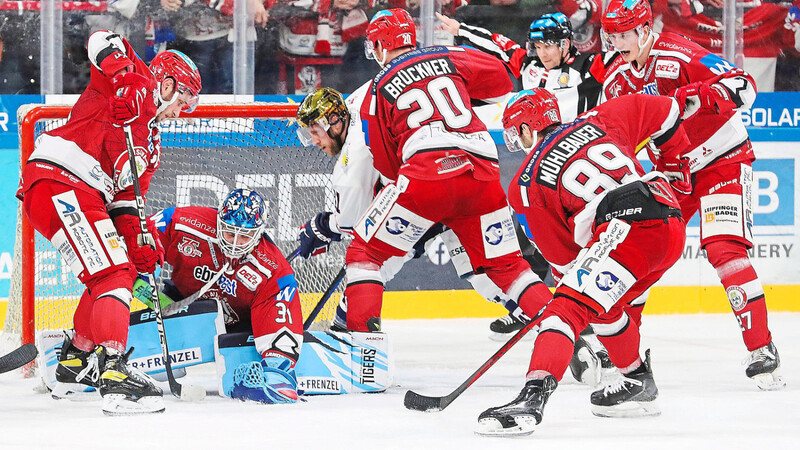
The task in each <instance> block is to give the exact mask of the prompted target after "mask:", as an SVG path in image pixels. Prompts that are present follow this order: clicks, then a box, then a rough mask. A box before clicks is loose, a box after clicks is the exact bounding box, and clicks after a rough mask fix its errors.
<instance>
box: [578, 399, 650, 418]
mask: <svg viewBox="0 0 800 450" xmlns="http://www.w3.org/2000/svg"><path fill="white" fill-rule="evenodd" d="M592 414H594V415H595V416H598V417H611V418H615V419H616V418H625V417H650V416H658V415H661V409H660V408H659V407H658V404H657V403H656V402H655V401H650V402H624V403H620V404H619V405H614V406H600V405H592Z"/></svg>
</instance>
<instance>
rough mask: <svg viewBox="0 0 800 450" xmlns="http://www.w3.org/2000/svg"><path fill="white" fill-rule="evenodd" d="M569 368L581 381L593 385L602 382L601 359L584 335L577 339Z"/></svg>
mask: <svg viewBox="0 0 800 450" xmlns="http://www.w3.org/2000/svg"><path fill="white" fill-rule="evenodd" d="M609 362H610V361H609ZM569 370H570V372H572V376H573V377H575V379H576V380H577V381H578V382H579V383H583V384H588V385H589V386H591V387H595V386H597V385H598V384H600V374H601V367H600V359H599V358H598V355H596V354H595V353H594V351H593V350H592V347H591V346H589V343H588V342H586V340H585V339H584V338H583V337H578V340H577V341H575V351H574V352H573V353H572V360H571V361H570V362H569Z"/></svg>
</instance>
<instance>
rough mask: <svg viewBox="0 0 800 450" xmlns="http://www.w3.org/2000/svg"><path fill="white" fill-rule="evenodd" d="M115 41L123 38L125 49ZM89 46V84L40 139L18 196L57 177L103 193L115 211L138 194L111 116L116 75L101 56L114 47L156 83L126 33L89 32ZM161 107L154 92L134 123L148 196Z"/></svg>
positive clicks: (158, 148)
mask: <svg viewBox="0 0 800 450" xmlns="http://www.w3.org/2000/svg"><path fill="white" fill-rule="evenodd" d="M109 37H112V39H108V38H109ZM113 37H116V39H113ZM115 42H117V43H118V42H121V43H122V45H124V49H120V48H118V47H119V46H120V45H119V44H115ZM88 48H89V59H90V60H91V61H92V68H91V79H90V81H89V86H87V87H86V90H85V91H83V93H82V94H81V96H80V98H78V101H77V102H76V103H75V106H73V107H72V111H71V112H70V116H69V119H67V122H66V123H65V124H64V125H62V126H60V127H58V128H56V129H55V130H52V131H49V132H46V133H44V134H42V135H41V136H39V138H38V139H37V140H36V148H35V150H34V152H33V154H32V155H31V156H30V158H29V159H28V162H27V164H26V165H25V168H24V169H23V174H22V180H20V189H19V191H18V192H17V196H18V197H19V198H22V195H23V194H24V193H25V192H26V191H27V190H28V188H30V186H31V185H32V184H33V183H35V182H36V181H37V180H39V179H42V178H48V179H54V180H58V181H60V182H63V183H65V184H68V185H70V186H73V187H74V188H77V189H81V190H83V191H88V192H95V191H97V192H100V193H102V195H103V196H104V198H105V202H106V203H107V204H108V209H109V212H110V211H111V210H112V209H114V208H116V207H131V206H133V201H134V193H133V187H132V186H133V183H132V179H131V177H130V164H129V162H128V147H127V144H126V143H125V133H124V131H123V128H122V127H120V126H116V125H114V122H113V120H112V118H111V107H110V105H109V99H110V98H111V97H112V96H113V95H116V93H115V91H114V88H113V85H112V82H111V78H112V76H113V75H114V74H104V73H103V72H102V71H101V70H100V68H99V67H100V61H101V60H102V58H103V57H111V56H107V55H109V54H110V53H111V52H112V51H123V52H124V53H125V54H126V55H127V57H128V58H129V59H130V60H131V61H132V63H133V66H134V72H136V73H139V74H142V75H144V76H145V77H147V78H148V79H149V80H150V82H149V85H148V89H149V90H150V91H155V90H156V87H157V82H156V80H155V78H154V77H153V74H152V73H151V72H150V69H148V67H147V65H146V64H145V63H144V61H142V60H141V59H139V57H138V56H137V55H136V52H134V51H133V48H131V46H130V44H129V43H128V41H127V40H125V39H124V38H120V37H119V36H117V35H114V34H113V33H111V32H109V31H97V32H95V33H93V34H92V35H91V36H90V37H89V43H88ZM104 55H106V56H104ZM156 109H157V108H156V104H155V100H153V97H149V98H147V99H145V101H144V103H143V104H142V111H141V114H140V115H139V118H137V119H136V120H135V121H134V122H133V123H131V131H132V133H133V143H134V151H135V154H136V160H137V167H138V169H139V184H140V186H141V188H142V194H143V195H144V194H146V193H147V190H148V188H149V186H150V179H151V178H152V176H153V172H155V170H156V168H158V164H159V160H160V157H161V139H160V133H159V130H158V127H157V126H156V123H155V120H154V119H155V117H156Z"/></svg>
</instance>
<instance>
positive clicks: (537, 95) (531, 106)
mask: <svg viewBox="0 0 800 450" xmlns="http://www.w3.org/2000/svg"><path fill="white" fill-rule="evenodd" d="M560 123H561V113H560V112H559V110H558V100H556V97H555V95H553V94H552V93H551V92H550V91H548V90H546V89H542V88H533V89H526V90H524V91H520V92H519V93H517V94H516V95H515V96H514V97H512V98H511V100H509V101H508V106H506V110H505V111H504V112H503V129H504V130H503V140H505V141H506V147H507V148H508V150H509V151H511V152H517V151H520V150H523V151H525V152H526V153H527V152H529V151H530V150H531V149H532V148H533V145H530V146H528V145H524V144H523V142H522V138H521V136H520V127H521V126H522V124H526V125H528V126H529V127H530V128H531V131H532V132H533V144H535V143H536V133H537V132H539V131H542V130H544V129H545V128H547V127H549V126H550V125H558V124H560Z"/></svg>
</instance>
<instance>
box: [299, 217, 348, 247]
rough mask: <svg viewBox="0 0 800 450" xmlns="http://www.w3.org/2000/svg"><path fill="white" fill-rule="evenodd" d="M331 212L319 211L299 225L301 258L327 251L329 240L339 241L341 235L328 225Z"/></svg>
mask: <svg viewBox="0 0 800 450" xmlns="http://www.w3.org/2000/svg"><path fill="white" fill-rule="evenodd" d="M330 223H331V213H330V212H321V213H319V214H317V215H316V217H314V218H313V219H311V220H309V221H308V222H306V223H305V224H304V225H303V226H302V227H300V235H299V236H298V239H299V240H300V252H299V255H300V256H301V257H303V258H308V257H309V256H316V255H319V254H322V253H325V252H326V251H328V247H330V245H331V242H336V241H340V240H341V239H342V235H341V234H339V233H337V232H336V231H333V230H332V229H331V226H330Z"/></svg>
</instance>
